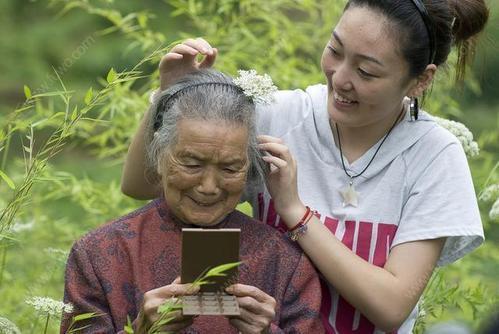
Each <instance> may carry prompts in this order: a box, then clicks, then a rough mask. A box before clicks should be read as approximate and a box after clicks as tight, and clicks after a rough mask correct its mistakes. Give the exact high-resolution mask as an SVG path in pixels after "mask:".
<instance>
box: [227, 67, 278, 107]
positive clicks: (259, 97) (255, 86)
mask: <svg viewBox="0 0 499 334" xmlns="http://www.w3.org/2000/svg"><path fill="white" fill-rule="evenodd" d="M238 73H239V77H237V78H235V79H234V83H235V84H236V85H238V86H239V87H241V88H242V89H243V91H244V94H245V95H246V96H248V97H249V98H251V99H253V102H254V103H262V104H269V103H272V102H273V101H274V93H275V92H276V91H277V87H276V86H274V83H273V82H272V78H271V77H270V76H269V75H268V74H264V75H259V74H258V73H256V71H255V70H249V71H243V70H239V71H238Z"/></svg>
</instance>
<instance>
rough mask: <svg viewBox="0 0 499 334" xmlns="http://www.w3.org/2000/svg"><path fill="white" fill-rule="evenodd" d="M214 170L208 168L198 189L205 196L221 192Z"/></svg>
mask: <svg viewBox="0 0 499 334" xmlns="http://www.w3.org/2000/svg"><path fill="white" fill-rule="evenodd" d="M217 174H218V173H217V171H216V170H215V169H214V168H207V169H206V170H205V171H204V172H203V174H202V176H201V178H200V180H199V184H198V185H197V187H196V190H197V191H199V192H200V193H203V194H217V193H218V191H219V190H220V189H219V187H218V175H217Z"/></svg>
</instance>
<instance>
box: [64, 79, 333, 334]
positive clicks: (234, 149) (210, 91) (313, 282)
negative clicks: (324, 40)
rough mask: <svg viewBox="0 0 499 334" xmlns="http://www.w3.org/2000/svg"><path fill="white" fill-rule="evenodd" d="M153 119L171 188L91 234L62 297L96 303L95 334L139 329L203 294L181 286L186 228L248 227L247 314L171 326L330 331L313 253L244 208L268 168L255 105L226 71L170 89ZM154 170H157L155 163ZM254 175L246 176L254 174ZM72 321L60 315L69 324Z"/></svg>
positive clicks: (238, 287) (243, 251)
mask: <svg viewBox="0 0 499 334" xmlns="http://www.w3.org/2000/svg"><path fill="white" fill-rule="evenodd" d="M152 112H153V115H154V117H152V120H151V122H150V124H149V127H148V128H147V129H146V136H145V142H146V146H147V147H148V156H149V164H150V166H149V168H152V170H153V171H155V172H157V174H159V176H160V178H161V180H158V181H157V182H158V186H159V185H162V189H164V197H162V198H158V199H156V200H154V201H153V202H151V203H149V204H148V205H146V206H145V207H143V208H141V209H139V210H137V211H135V212H133V213H131V214H128V215H126V216H124V217H122V218H119V219H117V220H115V221H112V222H110V223H108V224H106V225H104V226H102V227H100V228H98V229H96V230H95V231H93V232H91V233H89V234H88V235H86V236H84V237H83V238H82V239H80V240H79V241H77V242H76V243H75V245H74V246H73V248H72V250H71V253H70V256H69V259H68V263H67V269H66V285H65V297H64V300H65V302H71V303H72V304H73V305H74V307H75V314H80V313H84V312H95V313H97V314H101V316H98V317H95V318H93V319H91V320H90V321H89V322H88V324H89V325H90V326H89V327H87V328H85V329H84V330H83V331H84V332H87V333H90V332H91V333H96V332H99V333H115V332H119V331H122V330H123V328H124V326H125V324H126V322H127V316H128V317H129V318H130V319H132V320H133V319H135V320H133V326H134V329H135V332H136V333H144V332H146V331H147V330H148V328H150V326H151V324H152V323H153V322H154V321H155V320H157V318H158V312H157V309H158V306H159V305H161V304H162V303H163V302H165V301H166V300H167V299H169V298H171V297H173V296H181V295H188V294H192V293H194V292H196V291H195V290H194V289H192V287H191V286H190V285H188V284H180V280H179V279H178V276H179V273H180V246H181V244H180V240H181V238H180V234H181V229H182V228H183V227H203V228H240V229H241V240H240V257H241V260H242V261H243V264H242V265H241V267H240V269H239V281H238V283H237V284H234V285H231V286H229V287H228V288H227V289H226V290H227V292H229V293H231V294H233V295H235V296H236V297H237V301H238V304H239V308H240V310H241V314H240V315H239V316H230V317H224V316H198V317H194V318H193V317H188V316H183V315H182V314H180V312H177V313H174V316H175V318H174V319H172V321H171V322H170V323H169V324H168V325H166V326H165V327H164V328H163V330H164V331H174V332H175V331H183V330H184V331H185V332H186V333H238V332H242V333H261V332H271V333H282V332H293V333H321V332H323V329H322V325H321V321H320V319H319V318H318V314H319V308H320V298H321V294H320V291H321V288H320V283H319V280H318V277H317V275H316V273H315V270H314V268H313V267H312V265H311V264H310V262H309V260H308V259H307V257H306V256H304V255H303V253H302V252H301V251H300V250H299V249H298V248H297V247H295V246H292V245H291V244H290V243H289V242H288V241H287V240H286V239H284V238H283V237H282V236H281V234H280V233H278V232H277V231H276V230H274V229H272V228H271V227H269V226H267V225H265V224H263V223H260V222H257V221H253V220H252V219H251V218H250V217H248V216H246V215H244V214H242V213H240V212H238V211H236V210H235V207H236V205H237V203H238V201H239V199H240V197H241V194H242V192H243V190H244V188H245V186H246V185H251V183H252V182H253V181H255V179H257V178H258V175H259V174H260V173H261V170H262V169H261V167H260V166H262V165H263V164H262V163H261V157H260V155H259V151H258V150H257V149H256V147H257V142H256V138H255V129H254V122H255V121H254V104H253V102H252V101H251V100H250V99H249V98H248V97H246V96H245V95H244V94H243V91H242V89H241V88H240V87H239V86H237V85H235V84H234V83H233V82H232V80H231V79H230V78H229V77H227V76H226V75H224V74H222V73H219V72H216V71H200V72H197V73H194V74H192V75H190V76H188V77H186V78H184V79H182V80H181V81H179V82H177V83H176V84H175V85H173V86H171V87H170V88H169V89H167V90H165V91H164V92H162V93H161V96H159V98H157V101H156V103H154V104H153V105H152ZM151 174H155V173H151ZM246 181H248V182H246ZM69 323H70V319H69V317H67V318H66V319H64V320H63V323H62V326H61V332H65V331H66V330H67V328H68V326H69Z"/></svg>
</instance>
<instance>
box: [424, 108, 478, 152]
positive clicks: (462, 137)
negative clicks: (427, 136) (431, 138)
mask: <svg viewBox="0 0 499 334" xmlns="http://www.w3.org/2000/svg"><path fill="white" fill-rule="evenodd" d="M433 119H434V120H435V122H437V123H438V124H439V125H440V126H442V127H443V128H445V129H447V130H449V131H450V132H451V133H452V134H453V135H454V136H456V137H457V139H458V140H459V141H460V142H461V145H462V146H463V149H464V152H465V153H466V155H467V156H468V157H469V158H472V157H474V156H477V155H478V154H479V153H480V149H479V148H478V143H477V142H476V141H474V140H473V134H472V133H471V131H470V130H469V129H468V128H467V127H466V126H465V125H464V124H463V123H459V122H456V121H451V120H448V119H445V118H440V117H437V116H433Z"/></svg>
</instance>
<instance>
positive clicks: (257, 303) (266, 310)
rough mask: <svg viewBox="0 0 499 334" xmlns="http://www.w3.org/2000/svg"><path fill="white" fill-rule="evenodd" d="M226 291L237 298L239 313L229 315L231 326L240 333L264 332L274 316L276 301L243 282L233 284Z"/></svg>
mask: <svg viewBox="0 0 499 334" xmlns="http://www.w3.org/2000/svg"><path fill="white" fill-rule="evenodd" d="M226 291H227V292H228V293H230V294H233V295H234V296H236V298H237V302H238V304H239V309H240V310H241V315H239V316H231V317H229V321H230V323H231V324H232V326H234V327H236V328H237V329H238V330H239V331H240V332H241V333H244V334H253V333H255V334H256V333H266V332H267V331H268V330H269V328H270V324H271V322H272V320H274V317H275V308H276V301H275V299H274V298H273V297H272V296H269V295H268V294H266V293H265V292H263V291H262V290H260V289H258V288H256V287H254V286H250V285H244V284H234V285H231V286H229V287H228V288H227V289H226Z"/></svg>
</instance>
